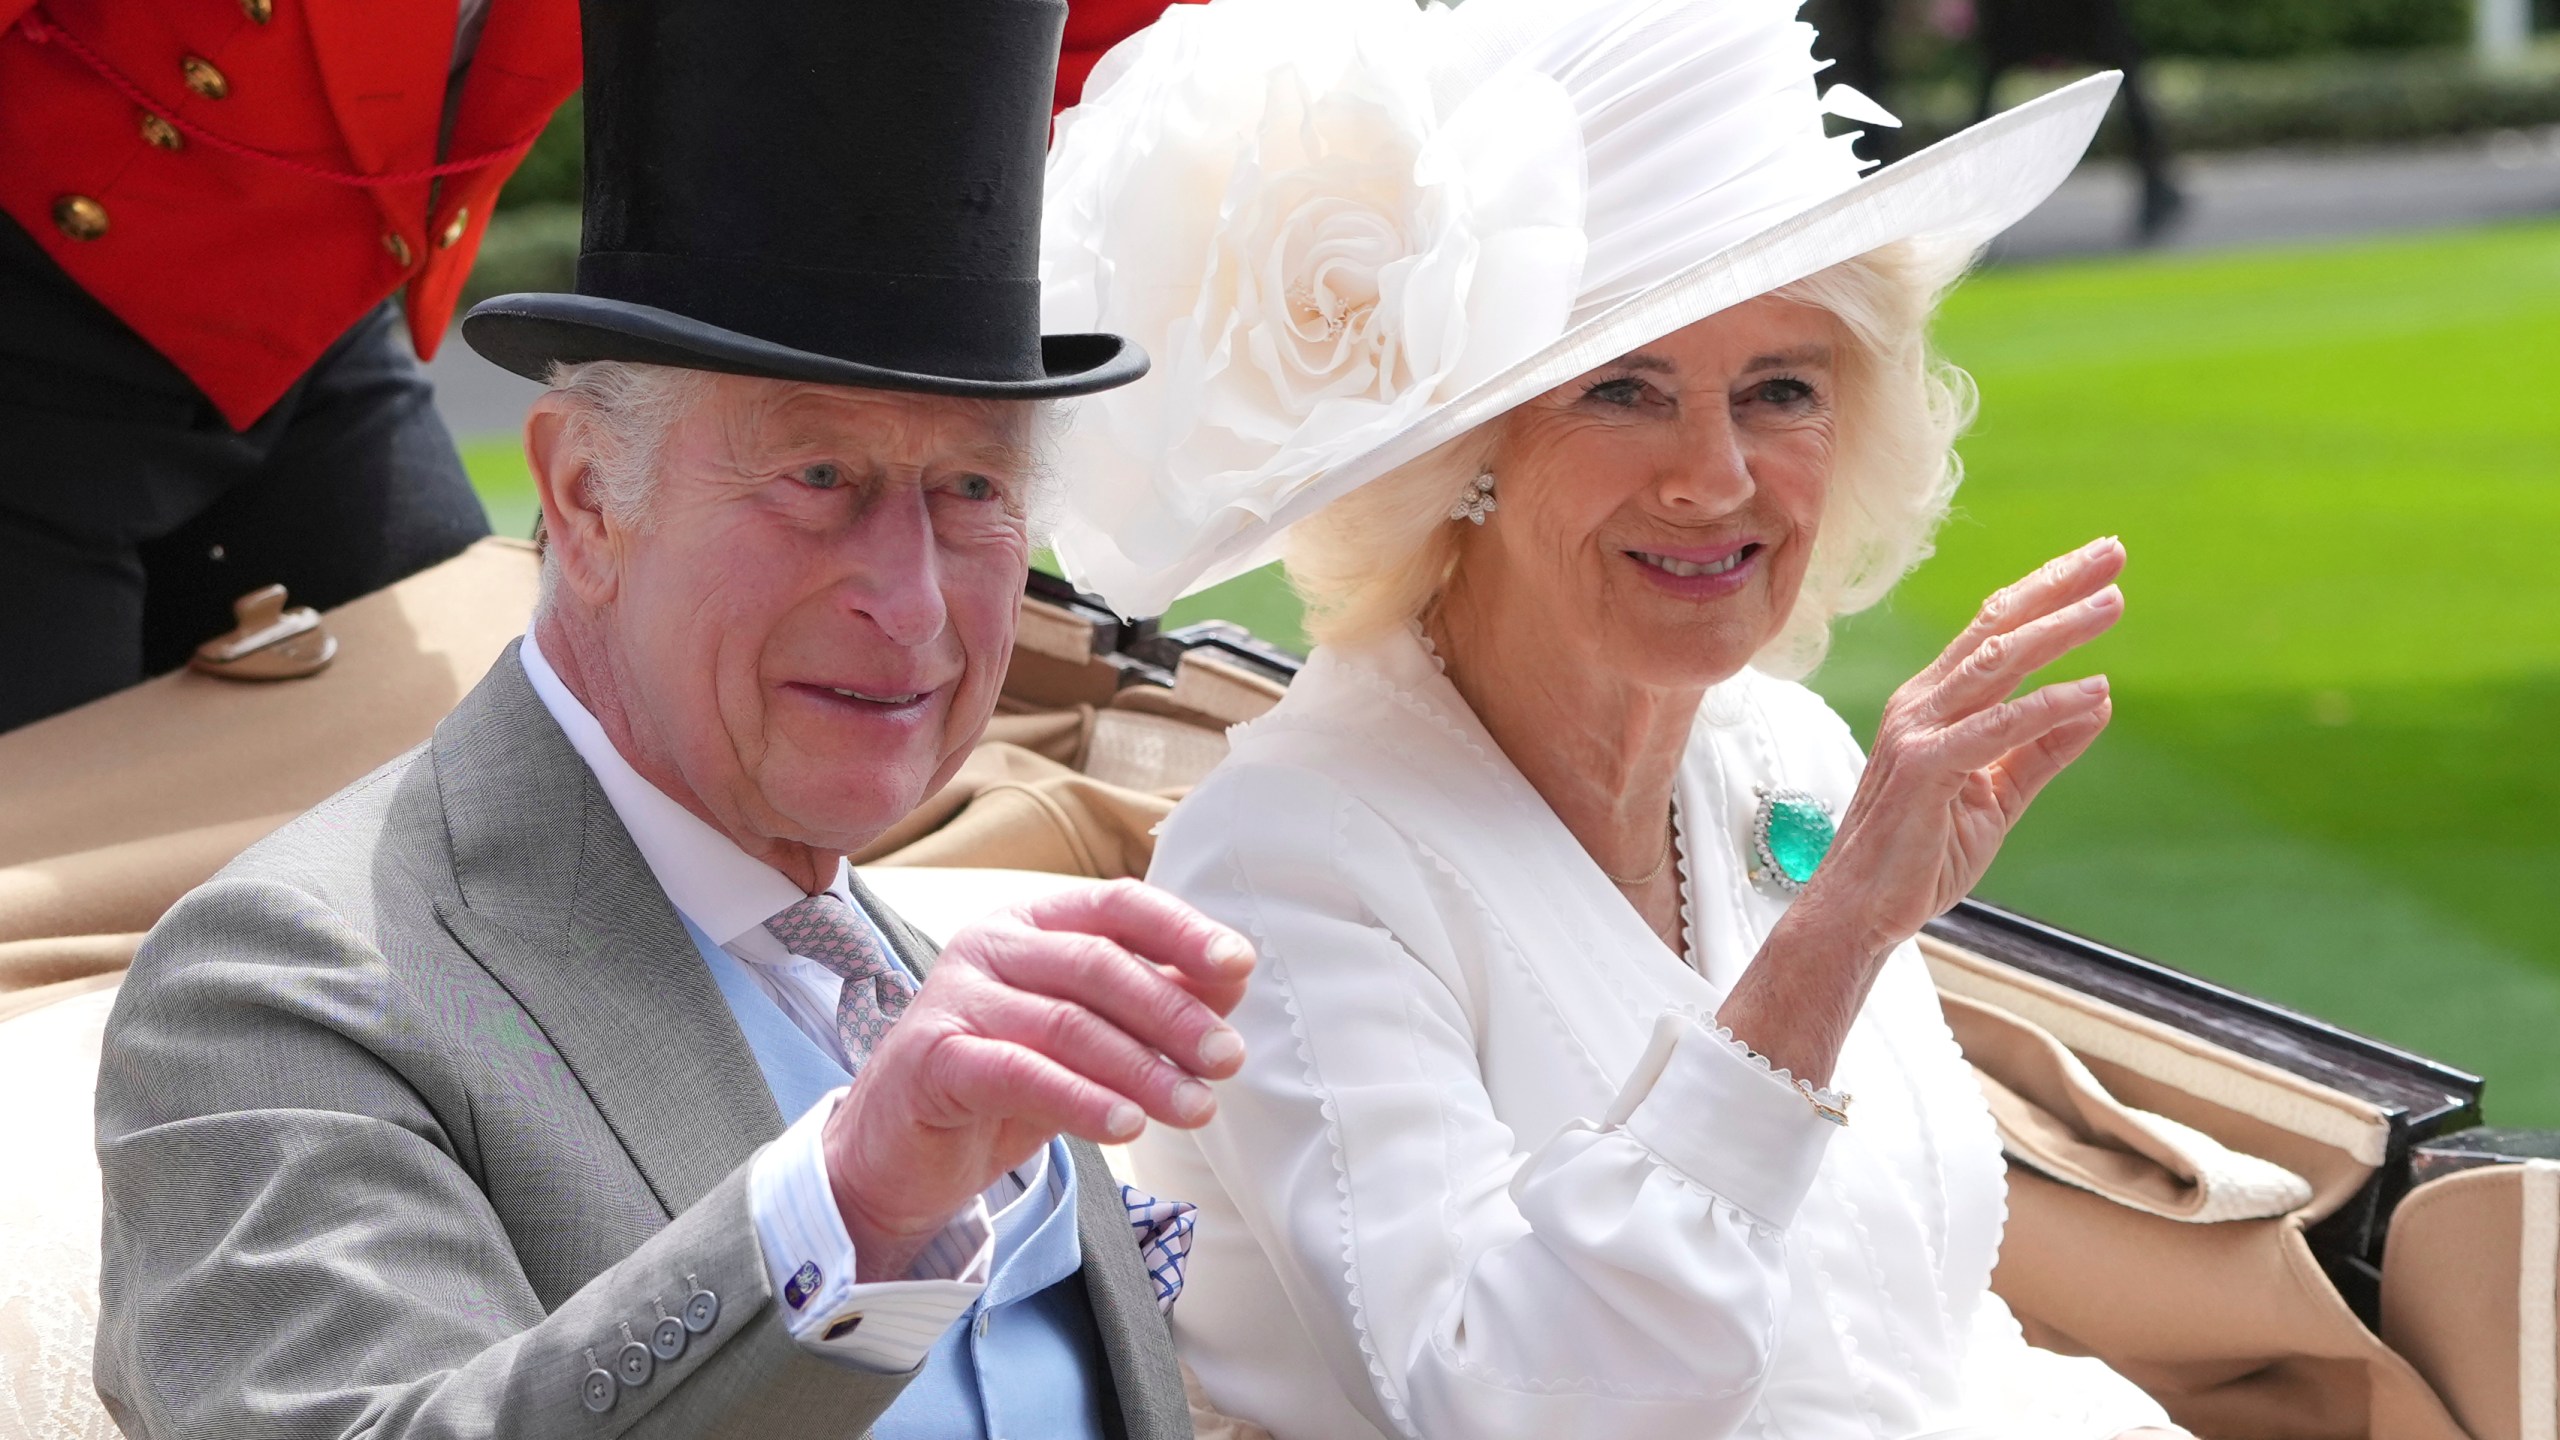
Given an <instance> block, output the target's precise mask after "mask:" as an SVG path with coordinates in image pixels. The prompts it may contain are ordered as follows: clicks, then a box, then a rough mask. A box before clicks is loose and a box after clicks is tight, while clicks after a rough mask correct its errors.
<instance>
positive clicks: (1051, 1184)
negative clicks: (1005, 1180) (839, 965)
mask: <svg viewBox="0 0 2560 1440" xmlns="http://www.w3.org/2000/svg"><path fill="white" fill-rule="evenodd" d="M678 918H684V917H681V916H680V917H678ZM684 928H685V931H686V933H688V934H690V935H692V936H693V943H694V948H696V949H698V950H700V951H701V952H702V959H703V963H705V964H706V965H709V966H710V967H711V978H712V980H713V981H714V982H716V983H717V984H718V985H719V987H720V994H721V996H722V998H724V999H726V1000H727V1001H728V1002H729V1011H730V1013H731V1014H733V1015H735V1016H736V1017H737V1020H738V1029H739V1030H740V1031H741V1032H743V1033H744V1034H745V1035H746V1037H747V1048H748V1049H749V1050H750V1051H752V1052H753V1053H754V1054H755V1057H756V1065H757V1067H758V1068H760V1069H761V1070H763V1072H764V1082H765V1085H766V1086H767V1087H768V1088H770V1089H771V1090H772V1091H773V1099H774V1104H775V1106H776V1107H777V1108H779V1109H780V1110H781V1111H782V1115H783V1119H784V1120H785V1121H786V1122H788V1121H791V1120H795V1119H797V1118H799V1117H800V1116H801V1115H803V1114H805V1113H807V1111H808V1109H809V1107H810V1106H812V1105H815V1104H816V1103H818V1101H819V1100H820V1099H822V1098H824V1097H825V1095H826V1093H827V1092H828V1091H830V1090H833V1089H835V1088H836V1087H837V1086H839V1085H842V1084H844V1083H845V1082H846V1080H847V1079H848V1077H847V1076H846V1074H845V1072H844V1067H843V1066H841V1065H838V1064H837V1063H836V1062H835V1058H834V1057H833V1056H831V1055H829V1054H827V1053H826V1052H825V1051H824V1050H821V1049H819V1048H818V1046H817V1044H816V1043H815V1042H813V1041H811V1040H810V1038H809V1037H808V1036H807V1035H805V1034H802V1033H801V1031H800V1027H799V1026H797V1025H794V1024H792V1023H791V1019H790V1017H789V1016H787V1015H785V1014H783V1013H782V1010H781V1008H780V1007H778V1006H776V1005H775V1004H774V1003H773V1001H772V1000H771V999H770V998H769V997H767V996H766V995H765V993H764V991H763V990H761V989H759V988H758V987H757V985H756V983H755V981H754V980H753V979H752V978H751V977H749V976H748V974H747V972H746V966H745V965H744V964H743V963H741V962H740V961H739V960H738V959H737V957H735V956H733V955H731V954H730V953H729V952H728V951H726V950H723V949H721V948H720V947H719V946H718V945H716V944H714V943H712V940H711V937H710V936H709V935H707V934H705V933H704V932H703V931H702V929H701V927H699V926H697V925H695V924H694V923H693V921H692V920H690V919H685V921H684ZM891 953H893V954H894V953H895V952H894V951H892V952H891ZM1083 1265H1084V1255H1083V1251H1082V1250H1081V1248H1080V1247H1079V1245H1078V1243H1077V1235H1076V1171H1075V1158H1074V1157H1073V1156H1072V1155H1070V1154H1069V1153H1068V1151H1067V1147H1066V1144H1065V1142H1064V1141H1060V1140H1051V1141H1050V1142H1049V1166H1048V1171H1047V1173H1046V1175H1045V1177H1044V1178H1043V1180H1042V1183H1041V1184H1039V1185H1038V1186H1036V1187H1035V1188H1034V1189H1033V1190H1032V1191H1030V1192H1027V1193H1025V1194H1024V1195H1023V1197H1022V1198H1021V1199H1020V1200H1019V1201H1017V1202H1015V1203H1014V1204H1013V1205H1011V1206H1008V1207H1007V1208H1006V1209H1005V1211H1004V1212H1003V1213H1002V1214H1001V1215H999V1216H997V1217H996V1224H995V1259H994V1266H993V1269H992V1270H991V1271H990V1273H989V1276H988V1279H987V1288H986V1291H985V1293H984V1294H981V1295H980V1296H979V1297H978V1299H977V1302H976V1303H975V1304H973V1305H971V1306H970V1307H969V1309H968V1310H967V1311H966V1312H965V1313H963V1314H962V1315H961V1316H960V1318H959V1319H958V1320H956V1321H954V1322H952V1325H951V1328H950V1329H949V1330H946V1331H944V1332H943V1335H942V1338H941V1339H940V1340H939V1341H937V1342H935V1344H934V1347H933V1351H932V1353H931V1354H930V1355H929V1356H927V1357H926V1359H925V1365H924V1373H923V1374H921V1375H918V1376H917V1377H916V1378H915V1381H914V1383H912V1384H910V1385H908V1386H907V1388H906V1391H905V1393H903V1394H901V1395H900V1396H899V1397H898V1400H897V1403H896V1404H894V1405H891V1406H890V1407H889V1410H888V1413H887V1414H885V1415H882V1416H881V1417H880V1420H879V1423H878V1424H876V1425H875V1426H873V1427H872V1434H873V1435H874V1436H876V1437H878V1440H963V1437H966V1440H1028V1437H1032V1436H1040V1437H1048V1436H1058V1437H1063V1440H1100V1437H1101V1436H1102V1434H1103V1433H1104V1432H1103V1423H1102V1405H1103V1396H1104V1393H1105V1391H1106V1388H1107V1387H1106V1386H1105V1385H1104V1383H1103V1380H1102V1376H1103V1374H1104V1369H1103V1367H1104V1364H1105V1362H1104V1360H1103V1357H1102V1342H1101V1339H1100V1337H1099V1336H1098V1335H1096V1334H1095V1332H1094V1328H1093V1311H1092V1308H1091V1306H1090V1305H1089V1303H1088V1302H1087V1301H1086V1299H1085V1293H1084V1287H1083V1286H1082V1285H1076V1284H1068V1283H1066V1282H1067V1281H1070V1280H1072V1279H1073V1278H1074V1277H1075V1275H1076V1272H1077V1271H1079V1270H1080V1269H1082V1268H1083Z"/></svg>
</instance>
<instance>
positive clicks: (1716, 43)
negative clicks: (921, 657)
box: [1041, 0, 2115, 615]
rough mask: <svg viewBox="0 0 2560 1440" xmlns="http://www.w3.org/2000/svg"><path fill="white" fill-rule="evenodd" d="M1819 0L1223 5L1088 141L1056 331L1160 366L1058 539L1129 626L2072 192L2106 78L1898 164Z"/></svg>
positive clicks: (1158, 50)
mask: <svg viewBox="0 0 2560 1440" xmlns="http://www.w3.org/2000/svg"><path fill="white" fill-rule="evenodd" d="M1796 3H1797V0H1467V3H1465V4H1464V5H1463V6H1461V7H1459V8H1457V9H1455V10H1449V9H1443V8H1436V7H1435V8H1432V9H1426V10H1419V11H1417V10H1416V9H1415V8H1414V7H1413V6H1412V4H1411V3H1410V0H1211V3H1209V4H1206V5H1200V6H1177V7H1175V8H1174V9H1173V10H1171V11H1169V12H1167V13H1166V14H1165V15H1164V17H1163V18H1161V19H1159V20H1158V21H1157V22H1156V23H1155V24H1154V25H1152V26H1150V27H1149V28H1148V29H1146V30H1144V31H1141V32H1140V33H1139V34H1137V35H1135V36H1133V37H1131V38H1130V39H1129V40H1128V41H1126V42H1124V43H1123V44H1122V45H1121V46H1119V47H1118V48H1116V49H1114V50H1113V51H1112V52H1111V53H1110V54H1109V55H1107V56H1105V57H1104V58H1103V60H1102V61H1101V63H1100V64H1099V65H1097V66H1096V67H1095V69H1094V72H1093V75H1092V77H1091V78H1090V79H1089V80H1088V81H1087V83H1086V87H1085V95H1084V102H1083V104H1081V105H1080V106H1078V107H1077V108H1075V109H1071V110H1069V111H1067V112H1066V113H1065V114H1064V115H1063V116H1061V117H1060V120H1059V126H1058V134H1057V138H1056V140H1055V141H1054V142H1053V144H1052V146H1051V149H1050V155H1049V167H1048V197H1047V202H1046V212H1047V213H1046V218H1045V220H1044V222H1043V238H1042V250H1041V274H1042V280H1043V284H1044V303H1045V305H1046V311H1045V314H1046V318H1047V320H1048V322H1049V323H1050V324H1051V325H1053V326H1061V325H1063V326H1073V327H1078V328H1087V327H1107V328H1110V329H1114V330H1118V331H1120V332H1122V333H1125V334H1128V335H1129V336H1131V337H1132V339H1133V340H1134V341H1135V342H1136V343H1138V344H1141V345H1143V346H1145V347H1146V349H1147V350H1148V351H1149V353H1150V354H1151V355H1152V356H1153V357H1154V361H1155V366H1156V369H1155V372H1154V373H1153V374H1152V375H1150V376H1149V377H1148V378H1147V379H1146V380H1144V381H1142V382H1140V383H1138V384H1135V385H1132V386H1130V387H1128V388H1126V389H1124V390H1120V391H1116V392H1114V393H1113V394H1111V395H1109V396H1106V397H1103V398H1101V399H1098V400H1096V401H1093V402H1091V403H1089V404H1087V405H1085V406H1083V407H1081V408H1080V411H1079V414H1078V417H1077V424H1076V426H1075V428H1074V430H1073V431H1072V432H1071V433H1070V434H1069V436H1068V438H1067V442H1066V447H1065V455H1064V457H1063V460H1064V464H1063V466H1062V469H1063V471H1064V473H1065V474H1066V476H1067V477H1068V483H1067V490H1066V494H1065V496H1064V505H1063V507H1062V513H1061V517H1060V523H1059V526H1058V529H1057V531H1056V534H1055V536H1054V539H1053V546H1054V549H1055V551H1056V553H1057V556H1058V558H1059V560H1060V561H1061V562H1062V564H1063V566H1064V567H1065V569H1066V571H1067V573H1068V575H1069V577H1070V578H1072V579H1074V580H1075V581H1077V583H1079V584H1081V585H1084V586H1085V587H1087V588H1088V589H1092V590H1096V591H1098V592H1099V593H1101V594H1102V595H1103V596H1104V597H1105V598H1106V599H1108V600H1110V601H1111V602H1112V603H1113V604H1114V605H1115V606H1116V607H1118V608H1119V609H1120V610H1122V611H1123V612H1124V613H1128V614H1140V615H1143V614H1154V613H1157V612H1159V611H1161V610H1162V609H1163V608H1164V607H1165V606H1166V605H1167V604H1169V603H1170V602H1171V601H1172V600H1173V599H1175V598H1176V597H1178V596H1179V595H1181V594H1185V593H1188V592H1190V591H1193V590H1197V589H1200V588H1202V587H1203V586H1206V585H1209V584H1213V583H1215V582H1217V581H1219V580H1223V579H1226V578H1229V577H1231V576H1233V575H1236V574H1239V573H1241V572H1243V571H1244V570H1247V569H1250V568H1252V567H1254V566H1256V565H1259V564H1262V563H1265V562H1267V561H1269V560H1271V559H1273V558H1276V557H1277V555H1278V553H1279V547H1280V542H1281V538H1282V535H1283V533H1284V532H1285V531H1286V530H1287V528H1288V526H1289V525H1290V524H1292V523H1294V522H1295V521H1297V520H1299V519H1302V518H1304V517H1305V516H1306V515H1308V514H1311V513H1313V512H1314V511H1315V510H1316V509H1318V508H1321V507H1322V506H1323V505H1324V504H1326V503H1329V502H1330V501H1331V500H1333V499H1334V498H1337V497H1338V496H1340V495H1343V494H1346V493H1348V492H1349V491H1350V490H1351V489H1353V488H1356V487H1357V486H1359V485H1361V484H1364V483H1366V482H1367V481H1369V480H1371V479H1374V478H1376V477H1377V476H1378V475H1381V474H1383V473H1385V472H1386V471H1388V470H1390V469H1392V468H1394V467H1395V466H1397V465H1400V464H1403V463H1405V462H1407V461H1410V460H1413V459H1415V458H1418V457H1419V456H1421V455H1423V454H1425V453H1427V452H1428V451H1430V450H1431V449H1433V448H1434V447H1436V446H1438V445H1441V444H1444V443H1446V442H1448V441H1450V440H1452V439H1455V438H1457V437H1458V436H1460V435H1462V434H1464V433H1466V432H1467V431H1468V430H1470V429H1472V428H1474V427H1475V426H1477V425H1480V424H1483V423H1485V422H1486V421H1489V420H1491V419H1493V418H1494V417H1496V416H1498V415H1500V414H1501V413H1502V412H1503V411H1505V410H1508V409H1510V408H1512V407H1513V406H1515V405H1518V404H1519V403H1521V402H1522V401H1524V400H1527V399H1529V398H1530V397H1532V396H1534V395H1536V394H1538V393H1540V392H1542V391H1544V390H1546V389H1548V388H1550V387H1552V386H1554V385H1557V384H1561V383H1563V382H1564V381H1565V380H1568V379H1570V378H1572V377H1573V376H1574V375H1577V374H1580V373H1582V372H1583V371H1585V370H1588V369H1590V368H1591V367H1593V366H1595V365H1600V364H1604V363H1606V362H1608V361H1609V360H1612V359H1614V358H1616V357H1617V356H1619V355H1621V354H1624V353H1625V352H1627V351H1628V350H1631V349H1633V348H1635V347H1637V346H1639V345H1642V344H1644V343H1646V342H1648V341H1651V340H1655V339H1659V338H1660V337H1661V336H1663V335H1666V334H1669V333H1671V332H1672V331H1674V330H1677V329H1680V328H1681V327H1682V326H1685V325H1688V324H1690V323H1693V322H1695V321H1697V320H1699V319H1702V318H1704V317H1705V316H1707V315H1710V314H1713V313H1715V312H1716V311H1718V310H1722V309H1726V308H1728V307H1730V306H1732V305H1735V304H1739V303H1741V302H1742V301H1744V300H1747V299H1750V298H1751V297H1753V296H1755V295H1760V294H1765V293H1767V292H1769V291H1771V290H1774V289H1777V288H1779V287H1781V286H1784V285H1786V284H1789V283H1792V282H1793V281H1796V280H1799V279H1802V278H1804V277H1805V276H1808V275H1811V274H1813V273H1815V272H1816V271H1819V270H1822V269H1824V268H1827V267H1828V266H1831V265H1835V264H1838V263H1840V262H1842V261H1844V260H1848V259H1851V258H1854V257H1855V256H1857V255H1861V254H1864V253H1866V252H1867V251H1870V250H1873V249H1875V248H1877V247H1879V246H1882V245H1886V244H1889V243H1892V242H1895V241H1898V240H1903V239H1912V238H1918V237H1930V238H1933V239H1935V240H1938V241H1941V242H1944V243H1948V244H1951V245H1955V246H1965V247H1971V246H1978V245H1980V244H1982V243H1985V242H1987V241H1988V240H1989V239H1990V238H1991V237H1992V236H1993V235H1995V234H1997V233H1998V232H1999V231H2000V230H2001V229H2003V228H2006V227H2007V226H2008V225H2009V224H2011V223H2013V222H2014V221H2015V220H2017V219H2018V218H2019V217H2020V216H2022V215H2024V214H2025V213H2026V212H2027V211H2028V210H2029V209H2031V208H2033V207H2034V205H2035V204H2036V202H2037V201H2039V200H2041V199H2042V198H2043V197H2044V195H2046V194H2047V193H2049V192H2050V191H2051V190H2052V188H2053V186H2054V185H2056V184H2058V183H2060V181H2061V180H2062V178H2063V177H2064V176H2065V175H2067V174H2068V173H2069V172H2070V170H2071V167H2072V166H2073V164H2075V163H2076V162H2077V160H2078V158H2079V156H2080V154H2081V152H2082V151H2083V150H2084V149H2085V148H2086V147H2087V144H2088V141H2089V139H2090V136H2091V135H2092V134H2093V133H2094V132H2095V129H2096V126H2097V123H2098V120H2099V119H2100V118H2101V117H2102V116H2103V114H2104V112H2105V109H2106V105H2107V102H2108V100H2109V99H2110V98H2111V96H2112V95H2113V93H2114V88H2115V77H2113V76H2112V75H2108V76H2100V77H2095V78H2093V79H2091V80H2088V81H2084V82H2081V83H2079V84H2077V85H2074V86H2070V87H2066V88H2065V89H2063V90H2061V91H2058V92H2056V93H2055V94H2053V95H2049V96H2046V97H2044V98H2043V99H2041V100H2039V101H2036V102H2032V103H2031V104H2029V105H2026V106H2021V107H2019V109H2017V110H2015V111H2011V112H2009V113H2007V114H2004V115H2001V116H1997V117H1994V118H1993V119H1992V120H1989V121H1986V122H1984V123H1983V124H1981V125H1978V126H1975V127H1973V128H1972V129H1971V130H1968V131H1966V132H1964V133H1963V134H1961V135H1958V136H1956V137H1954V138H1952V139H1950V140H1948V141H1945V142H1942V143H1940V144H1939V145H1936V146H1932V147H1931V148H1930V149H1929V150H1927V151H1924V152H1922V153H1921V154H1920V155H1917V156H1914V157H1912V158H1910V159H1908V160H1905V161H1902V162H1900V163H1899V164H1896V165H1893V166H1891V167H1888V168H1886V169H1883V170H1874V169H1873V168H1872V167H1871V166H1870V164H1869V163H1868V162H1865V161H1862V160H1861V159H1860V158H1859V157H1858V155H1857V154H1856V152H1855V150H1854V149H1853V148H1852V147H1853V146H1854V144H1855V142H1856V139H1857V138H1858V135H1857V132H1854V131H1852V132H1849V133H1844V134H1841V135H1836V136H1835V135H1831V134H1828V133H1826V131H1827V128H1828V127H1827V123H1826V117H1839V118H1842V119H1846V120H1848V121H1851V122H1860V123H1867V124H1888V125H1889V124H1893V123H1895V122H1894V120H1893V117H1892V116H1891V115H1890V114H1888V113H1887V112H1885V111H1884V110H1883V109H1882V107H1880V106H1878V105H1877V104H1876V103H1875V102H1874V101H1872V100H1870V99H1868V98H1867V97H1866V96H1863V95H1860V94H1858V93H1857V92H1855V91H1853V90H1850V89H1848V88H1847V87H1845V86H1835V87H1832V88H1831V89H1829V90H1828V91H1825V90H1823V89H1822V88H1821V87H1820V86H1819V85H1818V83H1817V79H1816V77H1817V74H1818V72H1819V71H1820V70H1821V68H1822V62H1820V61H1818V60H1816V59H1815V58H1814V55H1813V42H1814V39H1815V35H1814V31H1813V29H1812V27H1810V26H1808V25H1805V24H1803V23H1802V22H1800V21H1798V20H1797V19H1796V17H1795V9H1796Z"/></svg>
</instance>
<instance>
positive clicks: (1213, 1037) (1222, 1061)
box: [1200, 1025, 1244, 1070]
mask: <svg viewBox="0 0 2560 1440" xmlns="http://www.w3.org/2000/svg"><path fill="white" fill-rule="evenodd" d="M1243 1058H1244V1037H1243V1036H1241V1035H1239V1034H1237V1033H1236V1032H1235V1031H1234V1030H1232V1029H1229V1028H1228V1027H1226V1026H1224V1025H1221V1026H1219V1027H1218V1028H1217V1029H1215V1030H1212V1031H1210V1032H1209V1034H1208V1036H1207V1038H1205V1039H1203V1040H1202V1041H1201V1042H1200V1063H1201V1064H1203V1065H1206V1066H1208V1067H1209V1068H1211V1069H1213V1070H1214V1069H1217V1068H1219V1067H1220V1066H1223V1065H1227V1064H1229V1063H1231V1062H1233V1061H1236V1060H1241V1059H1243Z"/></svg>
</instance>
